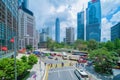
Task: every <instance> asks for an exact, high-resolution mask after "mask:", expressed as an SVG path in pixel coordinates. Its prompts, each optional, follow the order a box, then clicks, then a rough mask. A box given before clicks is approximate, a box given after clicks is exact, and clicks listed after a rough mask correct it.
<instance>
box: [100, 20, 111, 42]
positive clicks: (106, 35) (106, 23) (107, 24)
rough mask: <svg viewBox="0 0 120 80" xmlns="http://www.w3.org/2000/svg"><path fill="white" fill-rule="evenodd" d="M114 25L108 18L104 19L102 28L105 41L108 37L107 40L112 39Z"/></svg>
mask: <svg viewBox="0 0 120 80" xmlns="http://www.w3.org/2000/svg"><path fill="white" fill-rule="evenodd" d="M111 27H112V23H111V22H109V21H108V20H107V19H106V18H103V19H102V29H101V36H102V37H101V40H102V41H103V38H106V39H107V40H110V39H111V38H110V28H111Z"/></svg>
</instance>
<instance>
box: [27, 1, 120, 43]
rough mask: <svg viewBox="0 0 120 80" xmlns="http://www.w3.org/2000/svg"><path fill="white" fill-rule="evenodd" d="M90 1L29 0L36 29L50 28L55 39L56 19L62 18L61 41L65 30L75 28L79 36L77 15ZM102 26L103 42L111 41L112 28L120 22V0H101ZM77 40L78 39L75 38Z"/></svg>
mask: <svg viewBox="0 0 120 80" xmlns="http://www.w3.org/2000/svg"><path fill="white" fill-rule="evenodd" d="M88 1H90V0H29V9H30V10H31V11H33V13H34V16H35V19H36V20H35V21H36V29H37V30H40V29H42V28H44V27H50V29H51V35H52V38H53V39H55V19H56V17H59V18H60V29H61V30H60V39H61V41H63V38H64V37H65V28H66V27H74V28H75V32H76V33H75V36H77V30H76V28H77V13H78V12H80V11H82V10H83V9H85V8H86V7H87V3H88ZM101 10H102V24H101V25H102V26H101V30H102V31H101V35H102V37H101V41H103V38H106V40H110V28H111V27H112V26H113V25H115V24H117V23H118V22H119V21H120V0H101ZM75 38H76V37H75Z"/></svg>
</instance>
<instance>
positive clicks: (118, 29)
mask: <svg viewBox="0 0 120 80" xmlns="http://www.w3.org/2000/svg"><path fill="white" fill-rule="evenodd" d="M117 38H119V39H120V22H119V23H118V24H116V25H114V26H113V27H111V41H114V40H115V39H117Z"/></svg>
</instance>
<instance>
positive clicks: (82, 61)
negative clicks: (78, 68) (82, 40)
mask: <svg viewBox="0 0 120 80" xmlns="http://www.w3.org/2000/svg"><path fill="white" fill-rule="evenodd" d="M86 62H87V60H85V59H82V58H80V59H79V60H78V63H86Z"/></svg>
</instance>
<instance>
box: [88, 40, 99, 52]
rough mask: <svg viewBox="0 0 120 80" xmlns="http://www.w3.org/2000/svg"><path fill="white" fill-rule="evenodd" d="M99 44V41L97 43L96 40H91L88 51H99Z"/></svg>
mask: <svg viewBox="0 0 120 80" xmlns="http://www.w3.org/2000/svg"><path fill="white" fill-rule="evenodd" d="M98 46H99V45H98V42H97V41H95V40H89V41H88V49H89V50H95V49H97V48H98Z"/></svg>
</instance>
